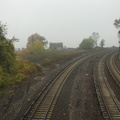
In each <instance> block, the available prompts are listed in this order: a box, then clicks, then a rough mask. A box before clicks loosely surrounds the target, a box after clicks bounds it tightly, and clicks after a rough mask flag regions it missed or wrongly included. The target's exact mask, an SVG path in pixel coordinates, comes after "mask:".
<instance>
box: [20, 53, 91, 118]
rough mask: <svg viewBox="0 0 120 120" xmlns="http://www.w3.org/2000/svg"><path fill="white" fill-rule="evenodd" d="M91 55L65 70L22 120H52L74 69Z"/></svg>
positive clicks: (47, 87)
mask: <svg viewBox="0 0 120 120" xmlns="http://www.w3.org/2000/svg"><path fill="white" fill-rule="evenodd" d="M90 56H91V55H88V56H87V57H83V58H82V59H77V60H75V61H73V62H72V63H71V64H70V65H68V66H67V67H66V68H64V69H63V70H62V71H61V72H60V73H59V74H57V75H56V76H55V77H54V79H53V80H51V81H50V82H49V83H48V84H47V85H46V86H45V88H44V89H43V90H42V91H41V92H40V94H39V95H38V97H37V98H36V100H35V101H34V102H33V103H32V105H31V106H30V107H29V109H28V110H27V111H26V113H25V114H24V116H23V117H22V118H21V120H50V117H51V115H52V111H53V109H54V106H55V103H56V100H57V98H58V95H59V93H60V91H61V89H62V87H63V85H64V83H65V82H66V80H67V77H68V76H69V75H70V73H71V72H72V71H73V69H74V68H75V67H76V66H77V65H78V64H80V63H81V62H82V61H84V60H85V59H88V57H90Z"/></svg>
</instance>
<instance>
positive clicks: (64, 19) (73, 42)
mask: <svg viewBox="0 0 120 120" xmlns="http://www.w3.org/2000/svg"><path fill="white" fill-rule="evenodd" d="M0 4H1V7H0V21H2V23H7V25H8V26H7V28H8V35H7V37H8V38H12V37H13V36H15V37H16V38H18V39H19V42H17V43H15V47H16V48H22V47H26V44H27V38H28V37H29V36H30V35H32V34H34V33H38V34H40V35H41V36H44V37H45V38H46V40H47V41H48V43H50V42H63V45H64V46H66V47H73V48H76V47H78V46H79V44H80V43H81V42H82V40H83V39H84V38H88V37H89V36H90V35H91V34H92V33H93V32H98V33H99V35H100V38H99V40H98V45H99V43H100V41H101V40H102V39H104V40H105V47H111V46H113V45H114V46H118V37H117V31H118V30H117V29H116V28H115V26H114V25H113V23H114V20H115V19H119V18H120V12H119V11H120V1H119V0H1V1H0Z"/></svg>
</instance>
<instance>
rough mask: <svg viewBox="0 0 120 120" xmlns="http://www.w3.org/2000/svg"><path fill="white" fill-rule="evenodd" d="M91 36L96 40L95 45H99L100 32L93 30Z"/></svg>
mask: <svg viewBox="0 0 120 120" xmlns="http://www.w3.org/2000/svg"><path fill="white" fill-rule="evenodd" d="M91 37H92V39H93V40H94V41H95V46H96V47H97V41H98V39H99V33H97V32H93V33H92V36H91Z"/></svg>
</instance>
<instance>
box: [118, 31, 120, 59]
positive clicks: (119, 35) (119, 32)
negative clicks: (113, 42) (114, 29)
mask: <svg viewBox="0 0 120 120" xmlns="http://www.w3.org/2000/svg"><path fill="white" fill-rule="evenodd" d="M118 38H119V41H118V43H119V53H118V54H119V56H118V58H119V60H120V30H119V31H118Z"/></svg>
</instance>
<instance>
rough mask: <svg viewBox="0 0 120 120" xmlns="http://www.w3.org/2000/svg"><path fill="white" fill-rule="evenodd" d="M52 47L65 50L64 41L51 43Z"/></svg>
mask: <svg viewBox="0 0 120 120" xmlns="http://www.w3.org/2000/svg"><path fill="white" fill-rule="evenodd" d="M50 49H54V50H63V43H62V42H61V43H50Z"/></svg>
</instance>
